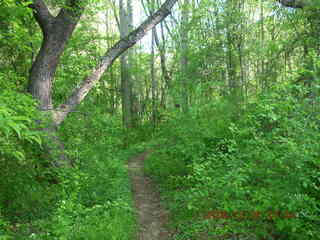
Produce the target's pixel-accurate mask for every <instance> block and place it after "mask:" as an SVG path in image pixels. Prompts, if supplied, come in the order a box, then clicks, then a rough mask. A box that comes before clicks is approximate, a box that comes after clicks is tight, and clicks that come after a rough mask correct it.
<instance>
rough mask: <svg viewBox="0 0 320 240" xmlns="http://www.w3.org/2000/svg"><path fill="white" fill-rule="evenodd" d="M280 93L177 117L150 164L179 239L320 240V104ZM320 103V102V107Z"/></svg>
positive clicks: (291, 91)
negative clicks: (244, 103) (243, 103)
mask: <svg viewBox="0 0 320 240" xmlns="http://www.w3.org/2000/svg"><path fill="white" fill-rule="evenodd" d="M305 96H306V92H305V89H303V88H299V87H291V88H289V87H278V89H273V92H272V93H266V94H263V95H260V96H258V97H257V98H256V99H252V100H251V101H250V103H248V104H247V105H240V104H239V105H237V106H235V105H234V103H230V102H229V101H227V100H223V99H220V100H217V101H216V102H212V103H208V104H206V105H202V106H196V107H195V108H192V109H190V112H189V113H188V115H187V116H183V115H181V114H173V115H171V117H170V119H169V120H168V121H167V122H166V123H163V125H162V127H161V130H160V131H159V133H158V134H157V136H156V139H157V141H158V143H159V144H160V145H161V147H159V148H157V150H156V151H154V152H153V153H152V155H151V156H150V158H148V159H147V161H146V163H145V170H146V172H147V173H148V174H149V175H150V176H151V177H152V178H153V179H154V180H155V181H156V182H157V183H158V184H159V185H160V188H161V192H162V196H163V197H164V200H165V202H166V203H167V207H168V209H169V210H170V213H171V227H172V229H173V230H174V231H175V232H176V235H175V238H174V239H175V240H193V239H194V240H197V239H259V240H262V239H268V240H276V239H282V240H301V239H319V236H320V228H319V226H320V194H319V192H320V191H319V190H320V189H319V188H320V171H319V166H320V162H319V159H320V144H319V142H320V134H319V130H320V129H319V128H320V119H319V104H318V101H319V99H310V98H306V97H305ZM315 101H316V102H317V103H315Z"/></svg>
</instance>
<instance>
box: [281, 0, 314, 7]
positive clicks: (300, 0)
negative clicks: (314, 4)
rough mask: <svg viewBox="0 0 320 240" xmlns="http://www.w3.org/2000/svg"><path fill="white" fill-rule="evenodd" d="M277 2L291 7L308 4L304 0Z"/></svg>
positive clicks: (282, 0)
mask: <svg viewBox="0 0 320 240" xmlns="http://www.w3.org/2000/svg"><path fill="white" fill-rule="evenodd" d="M278 2H279V3H281V5H283V6H285V7H291V8H304V7H306V6H307V5H308V4H307V1H306V0H278Z"/></svg>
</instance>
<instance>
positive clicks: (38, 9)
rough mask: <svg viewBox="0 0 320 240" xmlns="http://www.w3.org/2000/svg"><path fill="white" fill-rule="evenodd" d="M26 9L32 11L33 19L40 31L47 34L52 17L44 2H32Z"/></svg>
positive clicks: (40, 0) (37, 0)
mask: <svg viewBox="0 0 320 240" xmlns="http://www.w3.org/2000/svg"><path fill="white" fill-rule="evenodd" d="M28 7H29V8H31V9H33V10H34V12H33V14H34V17H35V19H36V21H37V22H38V23H39V25H40V27H41V29H42V31H44V32H47V31H48V30H49V29H50V25H51V23H52V21H53V20H54V17H53V16H52V14H51V13H50V11H49V9H48V7H47V5H46V4H45V3H44V1H43V0H33V3H32V4H29V5H28Z"/></svg>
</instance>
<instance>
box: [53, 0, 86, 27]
mask: <svg viewBox="0 0 320 240" xmlns="http://www.w3.org/2000/svg"><path fill="white" fill-rule="evenodd" d="M87 4H88V3H87V2H86V1H81V0H67V1H66V4H65V5H66V6H65V7H63V8H61V10H60V12H59V14H58V16H57V20H58V21H59V20H62V21H66V20H68V21H69V22H70V23H75V22H78V20H79V18H80V16H81V15H82V13H83V11H84V9H85V7H86V5H87Z"/></svg>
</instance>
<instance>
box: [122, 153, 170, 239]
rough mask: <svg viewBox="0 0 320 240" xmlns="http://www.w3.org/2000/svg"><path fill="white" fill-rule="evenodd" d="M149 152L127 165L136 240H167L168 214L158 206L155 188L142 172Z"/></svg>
mask: <svg viewBox="0 0 320 240" xmlns="http://www.w3.org/2000/svg"><path fill="white" fill-rule="evenodd" d="M150 153H151V151H146V152H144V153H141V154H139V155H138V156H136V157H134V158H131V159H130V160H129V163H128V169H129V176H130V180H131V187H132V191H133V198H134V205H135V209H136V215H137V221H138V224H139V225H138V233H137V240H169V237H170V236H169V235H170V234H169V232H168V231H166V229H165V225H166V223H167V222H168V212H167V211H166V210H165V209H164V208H163V207H162V206H161V204H160V195H159V192H158V191H157V187H156V186H155V185H154V184H153V183H152V181H151V179H150V178H149V177H147V176H145V174H144V172H143V162H144V160H145V159H146V158H147V157H148V155H149V154H150Z"/></svg>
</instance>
